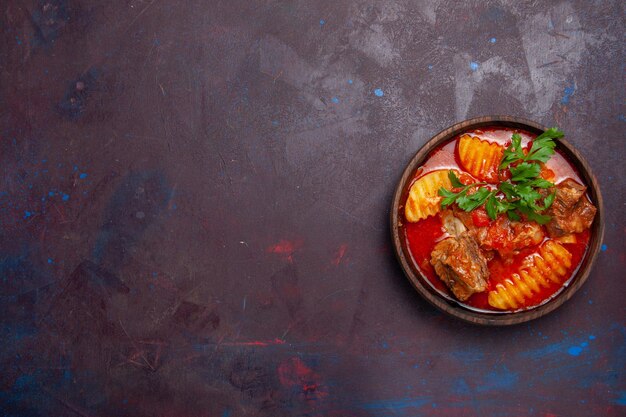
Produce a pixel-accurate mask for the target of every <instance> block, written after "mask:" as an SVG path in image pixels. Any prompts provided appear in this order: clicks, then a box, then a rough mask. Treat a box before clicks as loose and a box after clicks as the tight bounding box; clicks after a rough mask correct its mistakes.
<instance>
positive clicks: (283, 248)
mask: <svg viewBox="0 0 626 417" xmlns="http://www.w3.org/2000/svg"><path fill="white" fill-rule="evenodd" d="M301 247H302V241H301V240H298V241H295V242H291V241H289V240H285V239H281V240H280V242H278V243H275V244H273V245H270V246H268V247H267V248H266V249H265V251H266V252H267V253H274V254H276V255H280V256H282V257H283V258H284V259H287V260H288V261H289V262H293V254H294V252H295V251H297V250H298V249H300V248H301Z"/></svg>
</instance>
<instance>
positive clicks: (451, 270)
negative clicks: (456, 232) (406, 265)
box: [430, 233, 489, 301]
mask: <svg viewBox="0 0 626 417" xmlns="http://www.w3.org/2000/svg"><path fill="white" fill-rule="evenodd" d="M430 263H431V265H432V266H433V267H435V272H437V275H439V278H441V280H442V281H443V282H444V283H445V284H446V285H447V286H448V288H450V291H452V293H453V294H454V296H455V297H456V298H458V299H459V300H461V301H465V300H467V299H468V298H469V297H470V296H471V295H472V294H474V293H477V292H482V291H485V290H486V289H487V279H488V278H489V269H487V260H486V259H485V257H484V256H483V254H482V253H481V251H480V249H479V248H478V244H476V241H475V240H474V239H473V238H472V237H471V236H469V235H468V234H467V233H463V234H461V235H460V236H459V237H449V238H447V239H444V240H442V241H441V242H439V243H437V244H436V245H435V248H434V249H433V251H432V253H431V255H430Z"/></svg>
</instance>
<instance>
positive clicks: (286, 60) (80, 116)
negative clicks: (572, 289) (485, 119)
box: [0, 0, 626, 417]
mask: <svg viewBox="0 0 626 417" xmlns="http://www.w3.org/2000/svg"><path fill="white" fill-rule="evenodd" d="M1 8H2V26H1V28H2V40H1V48H0V102H1V103H2V111H1V114H0V127H1V132H2V134H1V136H0V160H1V167H2V183H1V187H0V193H1V194H0V210H1V211H0V226H1V229H0V250H1V253H0V267H1V270H0V272H1V273H2V279H0V321H1V323H2V333H1V334H2V340H3V342H2V345H1V348H0V363H1V365H2V369H3V372H2V373H1V374H0V389H1V390H2V391H1V392H0V409H1V410H2V411H4V415H10V416H13V415H33V416H35V415H42V416H43V415H68V416H71V415H82V416H96V415H97V416H105V415H120V416H121V415H127V416H138V415H159V416H180V415H198V416H200V415H202V416H222V417H228V416H230V417H237V416H257V415H261V416H294V415H303V416H304V415H307V416H335V417H338V416H342V417H344V416H359V417H360V416H416V415H434V416H462V415H490V416H518V415H529V416H546V417H547V416H577V415H580V416H590V415H608V416H617V415H622V414H623V413H624V409H623V406H624V404H626V399H625V397H624V389H625V387H624V379H623V376H622V375H623V370H624V358H625V357H626V355H625V352H624V346H625V345H624V335H625V333H626V330H625V328H624V302H623V294H624V290H625V284H624V280H623V269H624V253H623V246H624V241H623V236H624V222H623V216H622V213H623V203H624V198H623V191H622V190H623V187H624V181H623V178H622V176H621V174H622V172H623V162H622V160H623V155H624V135H623V129H624V123H625V118H624V105H623V103H624V89H623V82H624V79H623V63H624V54H623V43H624V42H623V41H624V39H623V28H624V18H623V16H624V9H623V4H622V2H618V1H595V2H592V1H563V2H551V1H543V2H540V1H533V2H520V1H502V2H496V1H487V2H477V1H472V2H443V1H424V2H419V1H415V2H408V1H379V2H347V1H326V2H322V1H300V2H279V1H257V2H255V1H218V2H208V1H207V2H199V1H193V2H172V1H165V0H153V1H128V2H121V1H116V2H97V1H83V2H74V1H61V0H53V1H50V2H44V1H41V2H39V1H24V2H18V1H9V2H5V3H3V4H2V6H1ZM377 89H380V91H381V92H382V95H381V92H378V94H377ZM486 114H509V115H514V116H521V117H527V118H530V119H533V120H536V121H537V122H539V123H542V124H544V125H548V126H552V125H558V126H560V127H561V128H562V129H563V130H564V131H565V132H566V134H567V139H568V140H569V141H570V142H571V143H573V144H574V145H576V146H577V147H578V149H580V151H581V152H582V153H583V154H584V155H585V157H586V158H587V159H588V161H589V163H590V164H591V166H592V167H593V169H594V173H595V174H596V175H597V176H598V179H599V181H600V184H601V186H602V189H603V193H604V198H605V205H606V217H607V228H606V240H605V245H606V246H605V247H604V251H603V252H601V254H600V256H599V259H598V262H597V264H596V266H595V268H594V270H593V272H592V275H591V277H590V279H589V281H588V282H587V284H585V286H584V287H583V288H582V290H581V291H579V293H577V294H576V296H574V298H573V299H572V300H570V301H569V302H568V303H566V305H565V306H563V307H562V308H560V309H559V310H557V311H556V312H554V313H553V314H551V315H549V316H547V317H545V318H542V319H540V320H537V321H535V322H532V323H529V324H528V325H522V326H517V327H513V328H506V329H493V328H478V327H473V326H469V325H466V324H463V323H460V322H457V321H453V320H452V319H449V318H447V317H444V316H442V315H441V314H439V313H438V312H436V311H434V309H433V308H431V307H430V306H429V305H427V304H426V303H425V302H424V301H423V300H421V299H420V298H419V297H418V296H417V294H416V293H415V292H414V291H413V289H412V288H411V287H410V285H409V284H408V283H407V281H406V279H405V278H404V276H403V275H402V272H401V271H400V268H399V267H398V265H397V263H396V261H395V259H394V258H393V255H392V251H391V249H390V238H389V234H388V223H387V222H388V213H387V211H388V208H389V206H390V203H391V202H390V198H391V194H392V192H393V188H394V186H395V183H396V181H397V180H398V178H399V176H400V173H401V172H402V169H403V168H404V166H405V164H406V163H407V162H408V160H409V159H410V158H411V156H412V155H413V154H414V153H415V152H416V151H417V149H418V148H419V147H420V146H421V145H422V144H423V143H425V142H426V140H428V139H429V138H430V137H431V136H432V135H433V134H434V133H436V132H438V131H439V130H441V129H443V128H445V127H447V126H449V125H451V124H453V123H455V122H457V121H460V120H463V119H466V118H470V117H474V116H479V115H486ZM83 174H84V175H83Z"/></svg>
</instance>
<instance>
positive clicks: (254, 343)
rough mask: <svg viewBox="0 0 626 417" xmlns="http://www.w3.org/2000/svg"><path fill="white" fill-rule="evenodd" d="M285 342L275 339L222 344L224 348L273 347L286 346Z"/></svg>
mask: <svg viewBox="0 0 626 417" xmlns="http://www.w3.org/2000/svg"><path fill="white" fill-rule="evenodd" d="M284 344H285V341H284V340H282V339H278V338H276V339H274V340H253V341H250V342H230V343H222V345H224V346H260V347H265V346H271V345H284Z"/></svg>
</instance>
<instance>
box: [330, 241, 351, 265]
mask: <svg viewBox="0 0 626 417" xmlns="http://www.w3.org/2000/svg"><path fill="white" fill-rule="evenodd" d="M347 250H348V245H346V244H345V243H343V244H342V245H341V246H339V249H337V252H335V257H334V258H333V262H332V263H333V265H335V266H337V265H339V264H340V263H341V260H342V259H343V257H344V256H345V254H346V251H347Z"/></svg>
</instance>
